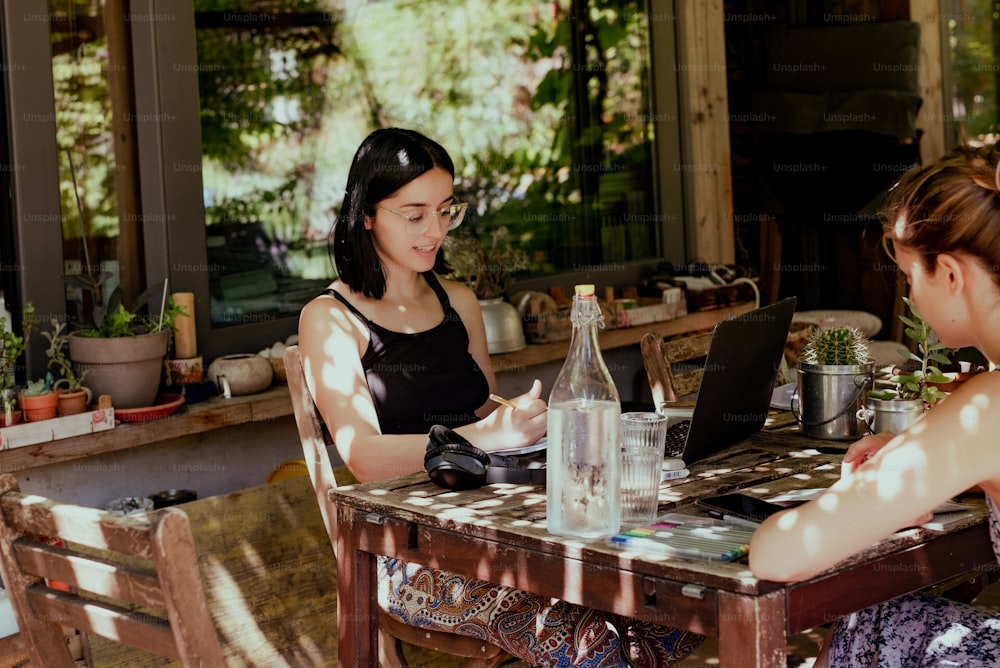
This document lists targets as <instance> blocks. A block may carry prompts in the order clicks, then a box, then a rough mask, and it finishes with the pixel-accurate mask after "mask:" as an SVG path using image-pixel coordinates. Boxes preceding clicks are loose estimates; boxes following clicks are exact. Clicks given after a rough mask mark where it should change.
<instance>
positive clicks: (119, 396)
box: [69, 332, 167, 408]
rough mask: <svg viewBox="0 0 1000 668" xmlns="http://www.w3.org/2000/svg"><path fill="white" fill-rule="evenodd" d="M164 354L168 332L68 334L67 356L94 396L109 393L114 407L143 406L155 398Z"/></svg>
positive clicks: (161, 372) (151, 403)
mask: <svg viewBox="0 0 1000 668" xmlns="http://www.w3.org/2000/svg"><path fill="white" fill-rule="evenodd" d="M166 355H167V333H166V332H157V333H155V334H139V335H137V336H122V337H115V338H88V337H85V336H79V335H78V334H75V333H74V334H70V336H69V358H70V359H71V360H73V365H74V366H75V367H76V370H77V373H78V374H80V373H83V372H84V371H85V372H86V373H87V377H86V380H85V383H86V385H87V387H89V388H90V390H91V392H93V396H94V398H95V399H96V398H97V397H100V396H102V395H105V394H107V395H110V396H111V405H112V406H114V407H115V408H145V407H146V406H152V405H153V403H154V402H155V401H156V394H157V392H158V391H159V388H160V377H161V375H162V374H163V358H164V357H166Z"/></svg>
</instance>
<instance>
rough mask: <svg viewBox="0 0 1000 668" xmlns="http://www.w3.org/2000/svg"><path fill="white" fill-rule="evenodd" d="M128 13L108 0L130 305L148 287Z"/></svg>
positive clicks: (121, 261) (122, 261) (121, 244)
mask: <svg viewBox="0 0 1000 668" xmlns="http://www.w3.org/2000/svg"><path fill="white" fill-rule="evenodd" d="M127 13H128V9H127V7H126V3H125V2H124V1H123V0H108V1H107V4H106V5H105V7H104V19H105V22H104V24H105V30H106V31H107V36H108V63H107V65H108V69H107V77H108V94H109V96H110V97H111V111H112V121H111V132H112V136H113V139H114V148H115V198H116V202H117V205H118V206H117V209H118V243H117V248H116V254H115V257H116V258H117V259H118V278H119V280H120V282H121V288H122V302H123V303H125V304H131V303H132V302H134V301H135V298H136V297H137V296H138V295H139V293H141V292H142V291H143V289H145V284H144V275H145V271H144V268H143V266H144V265H143V262H142V259H141V258H142V256H143V254H142V252H141V249H142V226H141V225H140V224H139V220H140V216H139V213H140V206H139V170H138V165H139V149H138V144H137V143H136V128H135V121H134V119H135V102H134V100H135V95H134V92H133V89H132V83H131V82H132V58H131V55H130V54H131V51H132V46H131V39H130V36H129V25H130V24H129V23H127V22H125V21H122V20H121V17H122V16H125V15H126V14H127Z"/></svg>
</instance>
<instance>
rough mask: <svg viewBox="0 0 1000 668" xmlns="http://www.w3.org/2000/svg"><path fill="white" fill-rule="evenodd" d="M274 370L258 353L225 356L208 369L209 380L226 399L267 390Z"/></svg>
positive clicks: (217, 359) (216, 360) (266, 359)
mask: <svg viewBox="0 0 1000 668" xmlns="http://www.w3.org/2000/svg"><path fill="white" fill-rule="evenodd" d="M273 377H274V369H272V368H271V362H270V361H269V360H268V358H266V357H261V356H260V355H258V354H256V353H241V354H237V355H223V356H222V357H219V358H216V359H215V361H213V362H212V363H211V364H210V365H209V367H208V378H209V380H211V381H212V382H213V383H215V386H216V387H217V388H218V390H219V394H221V395H222V396H224V397H234V396H239V395H243V394H254V393H256V392H261V391H263V390H266V389H267V388H268V386H269V385H270V384H271V380H272V379H273Z"/></svg>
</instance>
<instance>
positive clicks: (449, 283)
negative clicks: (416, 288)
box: [438, 277, 479, 308]
mask: <svg viewBox="0 0 1000 668" xmlns="http://www.w3.org/2000/svg"><path fill="white" fill-rule="evenodd" d="M438 280H439V281H440V282H441V287H443V288H444V291H445V293H446V294H447V295H448V299H449V300H450V301H451V303H452V305H453V306H455V307H456V308H458V307H459V306H466V307H468V306H471V305H472V304H476V305H477V306H478V304H479V298H478V297H476V293H475V292H473V290H472V288H470V287H469V286H468V285H466V284H465V283H462V282H460V281H453V280H451V279H447V278H440V277H438Z"/></svg>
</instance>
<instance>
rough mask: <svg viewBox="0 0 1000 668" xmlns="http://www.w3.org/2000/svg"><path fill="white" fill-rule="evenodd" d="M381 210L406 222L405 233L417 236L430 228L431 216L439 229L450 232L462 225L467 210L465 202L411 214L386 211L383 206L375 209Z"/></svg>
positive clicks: (393, 210)
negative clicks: (435, 218)
mask: <svg viewBox="0 0 1000 668" xmlns="http://www.w3.org/2000/svg"><path fill="white" fill-rule="evenodd" d="M376 208H378V209H382V210H383V211H388V212H389V213H391V214H393V215H396V216H399V217H400V218H402V219H403V220H404V221H406V226H405V227H406V231H407V232H409V233H410V234H412V235H414V236H417V235H420V234H423V233H424V232H426V231H427V228H429V227H430V226H431V222H432V215H433V216H437V224H438V226H439V227H442V228H444V229H445V231H451V230H453V229H455V228H456V227H458V226H459V225H461V224H462V221H463V220H465V211H466V209H468V208H469V205H468V203H467V202H452V203H451V204H448V205H446V206H443V207H441V208H440V209H430V208H427V209H420V210H419V211H414V212H412V213H403V212H401V211H396V210H395V209H388V208H386V207H384V206H379V207H376Z"/></svg>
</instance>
